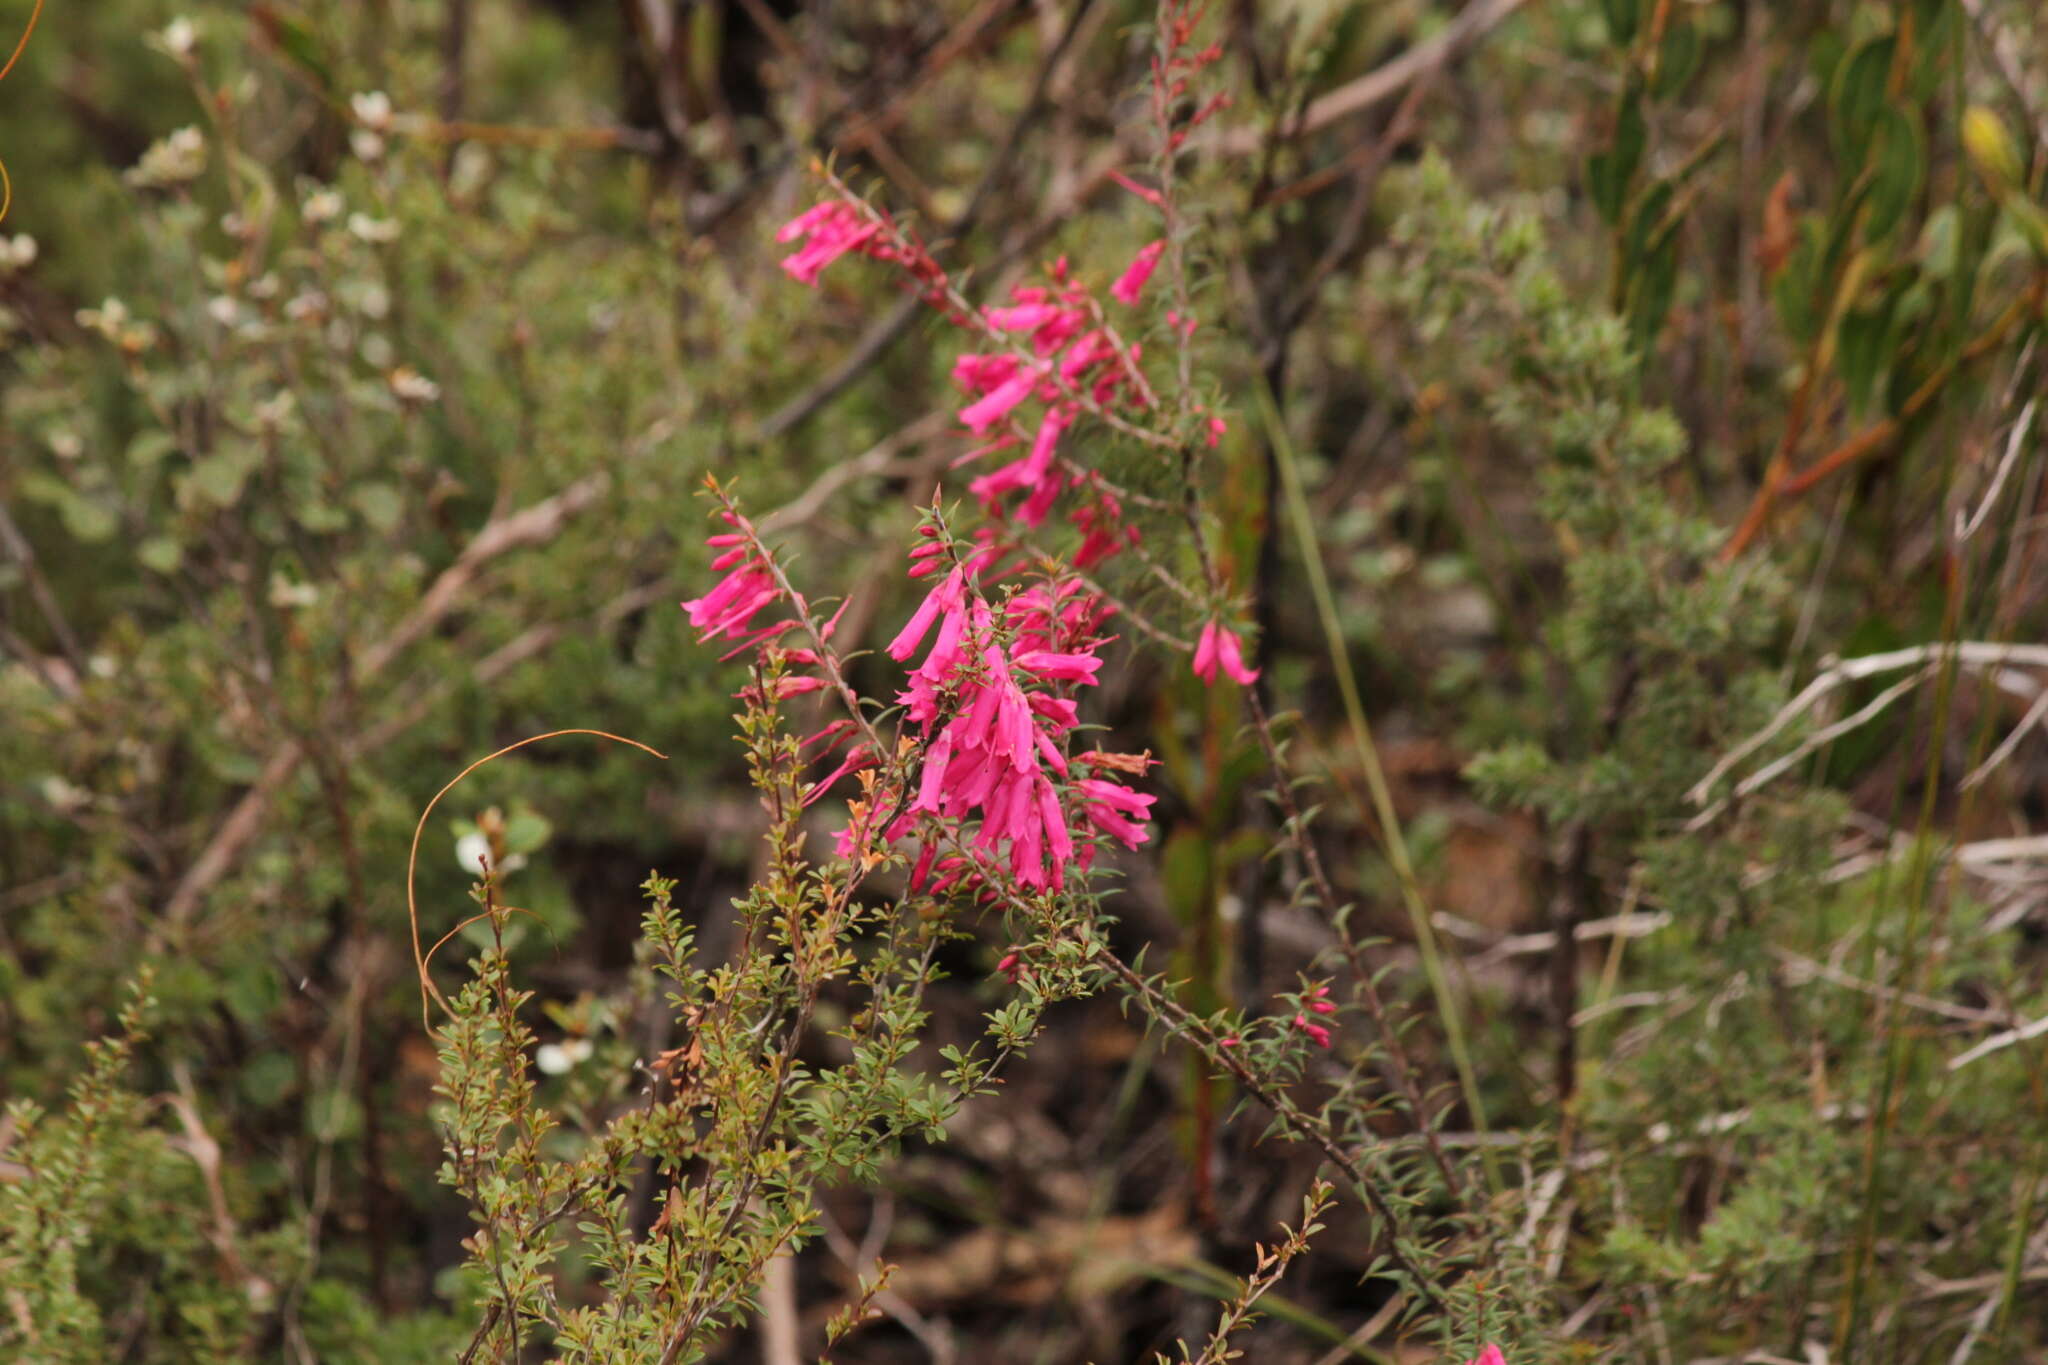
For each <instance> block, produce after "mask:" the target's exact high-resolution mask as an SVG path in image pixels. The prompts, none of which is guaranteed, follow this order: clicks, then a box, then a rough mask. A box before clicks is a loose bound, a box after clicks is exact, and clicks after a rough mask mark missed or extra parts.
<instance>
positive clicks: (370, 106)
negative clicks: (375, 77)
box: [348, 90, 391, 133]
mask: <svg viewBox="0 0 2048 1365" xmlns="http://www.w3.org/2000/svg"><path fill="white" fill-rule="evenodd" d="M348 107H349V108H350V109H351V110H353V111H354V113H355V116H356V122H357V123H360V124H362V125H363V127H365V128H368V129H369V130H370V131H371V132H373V133H381V132H384V131H386V130H387V129H389V128H390V127H391V97H390V96H389V95H387V94H385V93H384V92H383V91H382V90H366V91H363V92H362V93H360V94H355V95H350V96H349V97H348Z"/></svg>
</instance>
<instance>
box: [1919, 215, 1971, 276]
mask: <svg viewBox="0 0 2048 1365" xmlns="http://www.w3.org/2000/svg"><path fill="white" fill-rule="evenodd" d="M1961 246H1962V243H1961V239H1960V237H1959V236H1958V235H1957V226H1956V206H1955V205H1954V204H1943V205H1942V206H1941V207H1939V208H1937V209H1936V210H1935V211H1934V212H1932V213H1930V214H1928V215H1927V222H1926V224H1925V225H1924V226H1923V227H1921V229H1920V269H1921V271H1922V272H1923V273H1924V274H1927V275H1929V276H1931V277H1933V278H1934V279H1937V280H1945V279H1947V278H1948V277H1949V276H1950V275H1953V274H1954V273H1955V270H1956V262H1957V260H1958V259H1959V255H1960V250H1961Z"/></svg>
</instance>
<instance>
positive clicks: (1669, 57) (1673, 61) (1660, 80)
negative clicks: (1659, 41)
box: [1650, 23, 1706, 99]
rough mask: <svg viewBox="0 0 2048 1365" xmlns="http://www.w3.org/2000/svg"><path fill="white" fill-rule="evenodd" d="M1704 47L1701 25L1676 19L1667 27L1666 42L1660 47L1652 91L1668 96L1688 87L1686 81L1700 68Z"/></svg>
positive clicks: (1655, 93) (1659, 95) (1662, 96)
mask: <svg viewBox="0 0 2048 1365" xmlns="http://www.w3.org/2000/svg"><path fill="white" fill-rule="evenodd" d="M1705 49H1706V44H1705V43H1703V42H1702V41H1701V40H1700V31H1699V29H1698V28H1697V27H1696V26H1694V25H1692V24H1686V23H1676V24H1673V25H1672V26H1671V27H1670V28H1669V29H1667V30H1665V33H1664V45H1663V46H1662V47H1661V48H1659V49H1658V51H1657V79H1656V80H1655V81H1654V82H1653V83H1652V85H1651V87H1650V90H1651V93H1652V94H1654V95H1656V96H1657V97H1658V98H1659V99H1665V98H1669V97H1670V96H1672V95H1675V94H1677V93H1678V92H1679V91H1681V90H1683V89H1685V84H1686V82H1687V81H1690V80H1691V79H1692V78H1693V75H1694V73H1696V72H1697V71H1698V70H1699V69H1700V57H1701V55H1702V54H1703V53H1704V51H1705Z"/></svg>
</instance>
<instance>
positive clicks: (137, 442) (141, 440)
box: [128, 427, 178, 469]
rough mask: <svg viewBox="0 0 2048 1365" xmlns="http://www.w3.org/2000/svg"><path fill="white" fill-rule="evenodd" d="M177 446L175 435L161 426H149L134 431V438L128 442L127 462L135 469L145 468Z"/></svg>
mask: <svg viewBox="0 0 2048 1365" xmlns="http://www.w3.org/2000/svg"><path fill="white" fill-rule="evenodd" d="M177 448H178V440H177V438H176V437H175V436H173V435H171V433H170V432H168V431H165V430H164V429H163V428H162V427H151V428H149V429H148V430H147V431H138V432H136V433H135V439H134V440H132V441H130V442H129V443H128V463H129V464H131V465H134V466H135V467H136V468H137V469H147V468H149V467H150V466H151V465H153V464H155V463H156V462H157V461H159V460H161V459H163V457H164V456H166V455H168V454H170V453H171V452H172V451H174V450H176V449H177Z"/></svg>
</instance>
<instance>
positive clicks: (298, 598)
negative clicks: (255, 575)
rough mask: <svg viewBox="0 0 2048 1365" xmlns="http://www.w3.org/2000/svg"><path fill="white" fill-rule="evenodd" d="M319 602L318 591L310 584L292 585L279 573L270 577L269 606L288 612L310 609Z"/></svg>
mask: <svg viewBox="0 0 2048 1365" xmlns="http://www.w3.org/2000/svg"><path fill="white" fill-rule="evenodd" d="M319 600H320V589H319V588H318V587H316V586H315V585H313V584H311V583H294V582H292V580H291V579H289V578H286V577H285V576H284V575H283V574H281V573H274V574H272V575H271V576H270V605H271V606H273V607H277V608H280V609H282V610H286V611H289V610H291V609H292V608H294V607H310V606H312V605H313V604H314V603H316V602H318V601H319Z"/></svg>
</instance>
